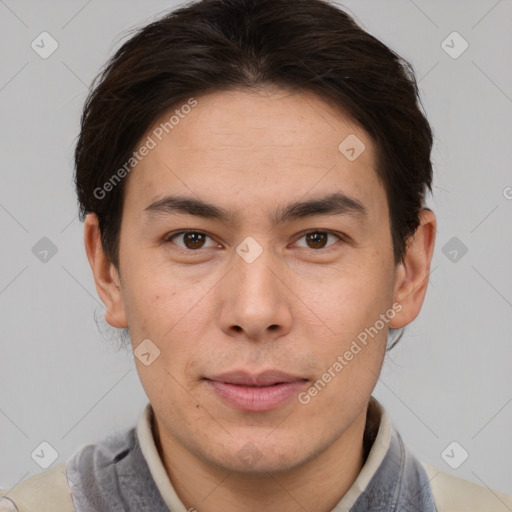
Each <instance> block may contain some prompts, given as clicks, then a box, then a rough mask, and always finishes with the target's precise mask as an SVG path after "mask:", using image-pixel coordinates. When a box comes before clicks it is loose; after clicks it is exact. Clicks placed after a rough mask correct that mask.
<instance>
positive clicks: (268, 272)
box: [218, 248, 297, 341]
mask: <svg viewBox="0 0 512 512" xmlns="http://www.w3.org/2000/svg"><path fill="white" fill-rule="evenodd" d="M253 249H254V248H251V250H253ZM240 254H242V256H239V254H238V253H237V255H236V257H235V258H234V262H233V266H232V268H231V271H230V272H228V274H227V275H226V278H225V279H223V280H222V286H221V288H220V289H219V290H218V291H219V292H220V293H221V294H222V298H221V304H222V307H221V311H220V325H221V329H222V331H223V332H225V333H226V334H228V335H229V336H231V337H233V338H239V339H245V340H251V341H268V340H275V339H277V338H279V337H281V336H284V335H286V334H287V333H288V332H289V331H290V329H291V325H292V318H293V315H292V306H293V301H294V300H295V301H297V298H296V297H295V296H294V294H293V292H292V291H291V290H290V287H289V286H290V285H289V283H287V281H289V277H290V272H291V270H290V269H287V265H286V264H285V263H284V262H279V261H278V260H277V258H274V257H273V255H272V254H271V251H270V250H266V249H263V251H262V252H261V253H260V254H259V255H258V256H257V257H256V258H255V259H254V260H252V258H245V256H244V254H243V252H240ZM244 258H245V259H244Z"/></svg>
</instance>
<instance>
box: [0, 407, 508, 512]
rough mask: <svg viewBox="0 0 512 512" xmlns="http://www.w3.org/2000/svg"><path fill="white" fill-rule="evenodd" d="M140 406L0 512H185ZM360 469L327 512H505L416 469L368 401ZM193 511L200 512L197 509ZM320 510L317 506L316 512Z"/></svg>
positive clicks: (480, 490) (481, 495)
mask: <svg viewBox="0 0 512 512" xmlns="http://www.w3.org/2000/svg"><path fill="white" fill-rule="evenodd" d="M153 431H154V430H153V410H152V408H151V405H150V404H149V403H148V404H147V405H146V407H145V408H144V411H143V413H142V414H141V416H140V418H139V420H138V423H137V425H136V427H134V428H131V429H126V430H124V431H122V432H118V433H117V434H115V435H111V436H110V437H108V438H105V439H103V440H102V441H101V442H99V443H97V444H91V445H88V446H85V447H83V448H80V449H79V450H77V451H76V452H75V453H74V454H73V455H72V456H71V457H69V459H68V460H67V461H65V462H61V463H60V464H58V465H56V466H54V467H52V468H50V469H47V470H45V471H43V472H41V473H39V474H37V475H35V476H33V477H31V478H28V479H26V480H24V481H22V482H21V483H20V484H18V485H16V486H15V487H14V488H13V489H11V490H9V491H8V492H7V491H2V490H0V512H107V511H108V512H121V511H123V512H132V511H137V512H149V511H151V512H169V511H170V512H191V511H193V510H195V509H194V508H189V509H187V508H186V507H185V505H184V504H183V503H182V501H181V500H180V498H179V497H178V495H177V494H176V492H175V490H174V488H173V486H172V483H171V481H170V479H169V477H168V475H167V473H166V471H165V468H164V465H163V463H162V460H161V458H160V455H159V453H158V450H157V447H156V444H155V439H154V435H153ZM364 447H365V450H364V451H365V462H364V465H363V467H362V469H361V471H360V472H359V475H358V476H357V478H356V480H355V481H354V483H353V485H352V486H351V487H350V489H349V490H348V492H347V493H345V495H344V496H343V498H342V499H341V500H340V502H339V503H338V504H337V505H336V507H335V508H334V509H332V512H363V511H364V512H377V511H378V512H511V511H512V497H510V496H506V495H504V494H502V493H499V492H497V491H494V490H492V489H489V488H487V487H484V486H481V485H477V484H474V483H471V482H468V481H466V480H463V479H460V478H457V477H454V476H452V475H449V474H447V473H444V472H441V471H439V470H437V469H436V468H434V467H433V466H431V465H429V464H426V463H422V462H420V461H419V460H418V459H417V458H416V457H414V455H413V454H411V453H410V452H409V451H408V450H407V448H406V446H405V445H404V443H403V441H402V438H401V436H400V435H399V433H398V432H397V431H396V430H395V429H394V427H393V426H392V424H391V421H390V419H389V417H388V415H387V414H386V411H385V410H384V409H383V408H382V406H381V405H380V404H379V403H378V401H377V400H375V399H374V398H371V400H370V403H369V407H368V413H367V421H366V426H365V435H364ZM195 508H196V509H197V510H199V511H200V510H201V506H200V504H196V505H195ZM319 510H320V506H319Z"/></svg>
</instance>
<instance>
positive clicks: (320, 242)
mask: <svg viewBox="0 0 512 512" xmlns="http://www.w3.org/2000/svg"><path fill="white" fill-rule="evenodd" d="M329 237H333V238H335V239H337V240H342V237H341V236H339V235H335V234H334V233H330V232H329V231H308V232H307V233H305V234H304V235H302V237H301V238H299V239H298V240H302V239H303V238H305V239H306V245H305V246H304V245H302V246H300V247H306V248H307V249H325V248H327V247H330V246H331V245H333V244H330V245H326V244H327V240H328V239H329ZM335 242H336V240H335ZM335 242H334V243H335Z"/></svg>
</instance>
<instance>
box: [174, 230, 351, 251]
mask: <svg viewBox="0 0 512 512" xmlns="http://www.w3.org/2000/svg"><path fill="white" fill-rule="evenodd" d="M187 233H196V234H200V235H204V236H206V237H207V238H210V239H212V238H211V237H210V236H209V235H208V234H207V233H205V232H204V231H200V230H197V229H184V230H182V231H177V232H175V233H170V234H168V235H166V236H165V238H164V242H166V243H169V242H172V240H173V239H174V238H176V237H178V236H180V235H186V234H187ZM312 233H321V234H325V235H333V236H335V237H336V238H337V239H338V241H340V242H347V241H348V240H347V238H348V237H346V236H344V235H342V234H341V233H335V232H333V231H328V230H323V229H312V230H308V231H305V232H303V233H301V234H300V236H299V237H298V238H297V240H296V241H295V242H297V241H299V240H300V239H301V238H304V237H305V236H306V235H309V234H312ZM295 242H294V243H295ZM174 245H176V246H177V247H178V248H179V249H181V250H183V251H186V252H190V253H192V252H199V251H200V250H201V249H207V248H208V247H206V248H205V247H200V248H199V249H187V248H185V247H181V246H179V245H177V244H174ZM334 245H336V243H333V244H331V245H329V246H327V247H321V248H319V249H313V248H311V247H301V248H302V249H310V250H312V251H315V252H320V251H329V250H330V249H331V247H333V246H334Z"/></svg>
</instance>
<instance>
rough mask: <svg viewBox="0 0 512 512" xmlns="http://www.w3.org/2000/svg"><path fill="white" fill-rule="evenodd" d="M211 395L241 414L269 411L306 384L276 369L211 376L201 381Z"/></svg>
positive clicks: (302, 379)
mask: <svg viewBox="0 0 512 512" xmlns="http://www.w3.org/2000/svg"><path fill="white" fill-rule="evenodd" d="M204 380H205V381H206V383H207V384H208V385H209V386H210V388H211V389H212V390H213V391H214V393H215V394H216V395H217V396H218V397H219V398H220V399H221V400H222V401H223V402H224V403H227V404H228V405H230V406H231V407H233V408H235V409H238V410H242V411H252V412H261V411H270V410H273V409H276V408H278V407H279V406H280V405H282V404H284V403H285V402H286V401H288V400H289V399H290V398H291V397H292V396H295V395H297V394H298V393H299V392H300V391H301V389H303V388H304V387H305V385H306V383H307V382H308V380H307V379H305V378H303V377H298V376H295V375H291V374H288V373H284V372H281V371H277V370H269V371H265V372H261V373H258V374H255V373H247V372H243V371H235V372H228V373H223V374H219V375H212V376H210V377H207V378H205V379H204Z"/></svg>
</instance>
